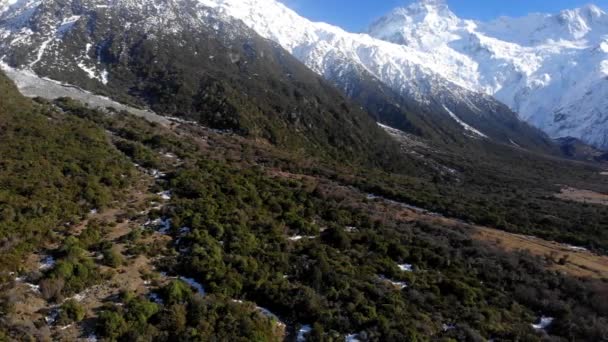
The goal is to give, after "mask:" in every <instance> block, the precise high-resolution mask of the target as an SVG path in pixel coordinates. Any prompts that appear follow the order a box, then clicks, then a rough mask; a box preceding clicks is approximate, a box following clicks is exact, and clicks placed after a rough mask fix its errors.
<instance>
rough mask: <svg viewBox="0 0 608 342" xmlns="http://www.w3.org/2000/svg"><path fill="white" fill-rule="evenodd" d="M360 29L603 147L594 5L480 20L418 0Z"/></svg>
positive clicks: (605, 135) (603, 24)
mask: <svg viewBox="0 0 608 342" xmlns="http://www.w3.org/2000/svg"><path fill="white" fill-rule="evenodd" d="M368 33H369V34H370V35H372V36H373V37H376V38H378V39H382V40H385V41H388V42H392V43H395V44H400V45H404V46H408V47H410V48H413V49H415V50H416V51H418V52H421V53H425V54H427V58H426V59H425V64H427V65H434V66H435V68H439V69H438V70H443V71H442V74H443V75H444V76H445V77H446V78H447V79H449V80H450V81H452V82H454V83H456V84H458V85H461V86H463V87H465V88H467V89H470V90H473V91H480V92H484V93H486V94H489V95H492V96H494V97H496V98H497V99H498V100H500V101H502V102H504V103H506V104H507V105H508V106H509V107H510V108H511V109H513V110H514V111H516V112H517V113H519V114H520V115H521V116H522V118H524V119H525V120H527V121H528V122H530V123H532V124H534V125H536V126H537V127H539V128H541V129H543V130H545V131H546V132H547V133H548V134H550V135H551V136H552V137H554V138H558V137H566V136H572V137H577V138H581V139H582V140H584V141H586V142H588V143H591V144H593V145H595V146H598V147H603V148H608V96H607V95H608V81H607V76H608V15H607V14H606V12H604V11H603V10H602V9H600V8H599V7H597V6H595V5H587V6H584V7H582V8H578V9H573V10H564V11H562V12H560V13H558V14H555V15H550V14H530V15H528V16H526V17H522V18H508V17H501V18H498V19H496V20H493V21H490V22H480V21H473V20H464V19H460V18H458V17H457V16H456V15H455V14H454V13H453V12H451V11H450V10H449V8H448V7H447V5H446V3H445V2H444V1H440V0H438V1H437V0H425V1H420V2H417V3H413V4H412V5H410V6H408V7H403V8H397V9H395V10H393V11H392V12H391V13H389V14H388V15H386V16H384V17H382V18H380V19H379V20H377V21H376V22H375V23H374V24H372V25H371V27H370V28H369V30H368Z"/></svg>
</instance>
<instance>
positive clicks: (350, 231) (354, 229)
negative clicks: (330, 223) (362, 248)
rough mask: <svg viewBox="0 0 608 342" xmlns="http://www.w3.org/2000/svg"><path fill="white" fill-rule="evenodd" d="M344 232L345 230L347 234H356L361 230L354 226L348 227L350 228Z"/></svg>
mask: <svg viewBox="0 0 608 342" xmlns="http://www.w3.org/2000/svg"><path fill="white" fill-rule="evenodd" d="M344 230H345V231H346V232H347V233H355V232H358V231H359V228H357V227H352V226H348V227H346V228H344Z"/></svg>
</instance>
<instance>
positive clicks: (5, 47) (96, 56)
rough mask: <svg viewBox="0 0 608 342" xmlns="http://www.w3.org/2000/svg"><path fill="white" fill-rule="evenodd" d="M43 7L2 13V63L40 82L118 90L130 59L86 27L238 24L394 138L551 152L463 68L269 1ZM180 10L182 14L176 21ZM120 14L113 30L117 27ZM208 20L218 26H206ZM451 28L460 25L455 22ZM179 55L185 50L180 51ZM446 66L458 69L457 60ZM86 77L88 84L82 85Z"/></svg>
mask: <svg viewBox="0 0 608 342" xmlns="http://www.w3.org/2000/svg"><path fill="white" fill-rule="evenodd" d="M10 1H11V3H12V2H14V1H15V0H10ZM45 6H46V7H49V6H57V4H56V1H50V0H49V1H40V0H17V1H16V2H15V3H13V4H12V6H10V7H6V6H4V7H5V8H6V9H5V10H4V13H2V14H0V58H1V60H3V61H4V62H5V63H8V64H9V65H11V66H12V67H17V68H25V69H31V70H33V71H34V72H36V73H38V74H40V75H42V76H46V77H50V78H53V79H58V80H61V81H64V82H68V83H75V84H78V85H79V86H81V87H85V88H87V89H90V90H93V91H98V90H100V89H101V90H102V92H104V91H105V92H108V91H109V90H108V89H110V90H113V89H114V88H115V86H114V85H113V83H119V82H123V83H124V81H125V80H124V78H125V75H124V73H120V72H118V69H117V68H116V66H113V65H112V63H116V62H117V61H122V60H124V59H125V58H126V57H125V54H126V53H127V50H125V49H124V48H123V49H122V52H121V53H122V54H118V55H117V52H116V51H118V50H119V49H120V48H121V46H118V45H117V44H118V43H117V41H118V39H117V37H116V35H115V34H114V35H112V34H111V32H107V30H108V28H107V27H106V28H104V27H102V29H103V30H105V31H104V32H103V34H99V32H88V33H86V34H85V33H84V32H86V30H87V25H91V23H92V22H95V23H96V24H97V25H99V22H101V23H103V22H106V21H107V22H113V23H114V24H116V25H120V26H124V28H126V29H127V30H129V29H131V30H133V29H134V27H135V26H138V27H139V26H142V28H143V29H144V31H143V33H144V34H146V35H147V37H148V39H150V37H157V36H159V35H161V34H162V33H161V32H164V33H170V34H177V35H179V34H180V30H184V29H191V28H195V27H201V28H206V29H214V27H213V25H220V24H221V23H222V22H230V21H233V20H235V19H238V20H241V21H242V22H243V23H244V24H245V25H246V26H247V27H248V28H250V29H253V30H254V31H255V32H256V33H257V34H259V35H260V36H262V37H264V38H267V39H270V40H271V41H274V42H276V43H278V44H279V45H280V46H281V47H282V48H284V49H285V50H287V51H288V52H289V53H291V54H292V55H293V56H295V57H296V58H297V59H299V60H300V61H301V62H303V63H304V64H305V65H306V66H308V67H309V68H310V69H312V70H313V71H314V72H316V73H317V74H319V75H321V76H323V77H324V78H325V79H327V80H329V81H331V82H332V83H333V84H334V85H336V86H338V87H339V88H341V89H342V90H343V91H344V92H345V93H346V94H347V95H349V96H350V97H351V98H352V99H354V100H355V101H358V102H359V103H360V104H361V105H362V106H364V107H365V109H366V110H367V111H368V112H370V113H371V114H372V115H373V116H375V117H376V119H377V120H378V121H380V122H381V123H384V124H388V125H391V126H394V127H397V128H401V129H408V128H411V127H413V129H412V130H411V131H413V132H423V133H426V136H429V135H435V136H440V137H442V138H444V139H445V137H455V136H456V135H458V134H459V135H460V136H464V137H468V138H472V139H481V140H484V139H491V140H496V141H500V142H503V143H507V144H512V145H515V146H522V147H538V146H542V148H545V147H547V146H548V145H549V142H548V140H547V139H546V138H545V137H544V136H543V135H542V134H540V132H538V131H536V130H534V129H532V128H531V127H529V126H527V125H526V124H524V123H522V122H521V121H520V120H519V118H518V116H517V115H516V114H515V113H514V112H512V111H511V110H510V109H509V108H508V107H507V106H505V105H504V104H503V103H501V102H499V101H497V100H496V99H494V98H493V97H492V96H490V94H489V93H488V92H481V90H482V89H481V88H479V87H475V86H471V84H472V82H469V83H466V82H462V80H461V79H460V78H458V73H459V72H460V71H465V69H466V68H465V67H463V68H461V70H453V69H451V68H450V67H449V65H448V66H446V65H444V64H446V63H444V61H443V60H442V59H438V58H436V57H434V56H432V55H433V54H431V53H429V52H428V51H424V50H423V49H421V48H420V47H413V46H410V45H406V44H401V43H402V42H403V41H397V40H395V41H396V42H397V43H395V42H393V41H388V40H393V39H388V38H390V37H381V38H383V39H380V38H377V37H372V36H371V35H368V34H354V33H349V32H346V31H344V30H342V29H340V28H338V27H335V26H331V25H328V24H324V23H314V22H311V21H309V20H307V19H305V18H303V17H301V16H299V15H298V14H297V13H296V12H294V11H292V10H290V9H289V8H287V7H286V6H284V5H283V4H281V3H280V2H278V1H276V0H154V1H144V0H112V1H107V0H106V1H103V0H88V1H68V2H67V5H65V4H64V5H63V6H64V7H66V6H67V7H69V8H70V10H69V11H65V10H64V11H62V12H58V11H54V10H46V11H41V10H40V9H41V8H45ZM416 7H419V8H418V9H416ZM116 8H118V9H119V10H116ZM209 9H212V11H209ZM410 9H411V10H412V11H414V10H420V11H423V10H429V11H430V10H436V11H437V13H438V14H441V16H442V17H447V16H449V13H450V12H449V9H447V7H446V6H444V5H443V4H442V3H441V2H440V1H437V0H434V1H429V0H426V1H424V2H423V3H419V4H416V5H412V6H411V7H410ZM180 11H187V12H188V15H180ZM118 14H120V18H121V21H120V22H116V18H115V17H116V16H117V15H118ZM210 16H211V17H213V18H214V19H216V20H215V21H210V20H206V19H205V18H208V17H210ZM391 17H394V18H397V16H395V15H392V16H391ZM452 19H453V20H454V21H458V19H457V18H455V16H454V18H452ZM384 22H386V23H387V25H385V27H393V26H395V27H398V26H399V25H398V24H395V25H393V24H391V23H395V21H394V20H392V19H390V18H385V19H384ZM218 23H220V24H218ZM114 24H113V25H114ZM391 25H393V26H391ZM220 26H221V25H220ZM380 26H381V25H376V27H377V28H378V29H380ZM233 27H234V26H233ZM89 31H90V29H89ZM387 31H388V29H384V30H382V32H387ZM397 31H398V30H397ZM74 32H78V33H74ZM229 34H231V35H234V34H238V33H235V32H232V33H230V32H229ZM83 35H84V36H83ZM248 35H249V36H251V34H249V33H248ZM78 36H80V37H78ZM250 38H251V37H250ZM434 39H435V38H434ZM435 40H437V39H435ZM447 40H448V39H447V38H446V39H439V41H447ZM178 42H179V40H178ZM129 43H134V42H129ZM436 44H439V42H437V43H436ZM178 49H188V46H187V45H184V44H181V45H180V46H179V47H178ZM177 52H178V51H174V53H177ZM110 57H112V58H110ZM196 58H198V57H196ZM201 58H208V56H204V57H201ZM452 59H453V60H455V62H454V63H455V64H458V63H459V62H458V58H457V57H453V58H452ZM113 71H114V72H113ZM83 76H84V77H85V78H87V79H88V80H89V81H88V82H83V80H82V79H83ZM463 77H469V78H470V77H472V76H463ZM428 132H432V133H428ZM454 132H460V133H458V134H457V133H454ZM423 135H425V134H423Z"/></svg>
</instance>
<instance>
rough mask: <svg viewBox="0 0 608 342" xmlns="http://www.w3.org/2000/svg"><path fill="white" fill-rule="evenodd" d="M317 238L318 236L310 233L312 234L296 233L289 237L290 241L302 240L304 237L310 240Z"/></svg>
mask: <svg viewBox="0 0 608 342" xmlns="http://www.w3.org/2000/svg"><path fill="white" fill-rule="evenodd" d="M316 238H317V237H316V236H313V235H310V236H303V235H294V236H290V237H288V238H287V239H288V240H289V241H300V240H302V239H309V240H312V239H316Z"/></svg>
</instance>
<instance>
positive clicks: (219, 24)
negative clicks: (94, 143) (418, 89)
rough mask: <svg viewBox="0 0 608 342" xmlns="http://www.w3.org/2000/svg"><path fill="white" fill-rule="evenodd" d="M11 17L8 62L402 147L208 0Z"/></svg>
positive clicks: (174, 110) (134, 100)
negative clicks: (223, 15) (204, 2)
mask: <svg viewBox="0 0 608 342" xmlns="http://www.w3.org/2000/svg"><path fill="white" fill-rule="evenodd" d="M0 27H2V30H1V31H0V32H2V33H0V36H2V37H3V39H2V42H3V43H2V45H1V46H0V53H1V54H2V55H3V60H4V62H5V63H7V64H8V65H10V66H12V67H16V68H21V69H31V70H33V71H34V72H36V73H37V74H39V75H41V76H45V77H49V78H51V79H54V80H59V81H62V82H65V83H69V84H72V85H76V86H79V87H82V88H85V89H89V90H92V91H94V92H97V93H100V94H104V95H108V96H110V97H112V98H114V99H117V100H120V101H122V102H126V103H130V104H134V105H140V106H149V107H150V109H152V110H153V111H155V112H158V113H161V114H165V115H171V116H179V117H182V118H186V119H189V120H196V121H198V122H201V123H203V124H205V125H209V126H211V127H214V128H220V129H230V130H234V131H237V132H240V133H243V134H246V135H249V136H252V137H255V138H261V139H264V140H267V141H270V142H272V143H275V144H278V145H282V146H288V147H291V148H293V149H294V150H295V149H304V150H307V151H308V152H311V151H312V152H314V153H316V154H321V155H325V156H331V157H334V158H340V159H350V160H359V161H362V162H368V163H375V164H380V163H383V162H385V161H387V160H391V159H394V158H393V157H391V153H393V152H395V151H397V147H396V144H394V143H393V142H392V140H391V139H390V137H389V136H388V135H386V134H385V133H384V132H383V131H382V130H380V129H379V128H378V127H377V126H376V125H375V123H374V121H373V120H372V119H371V118H370V117H369V116H368V115H367V113H366V112H364V111H363V110H361V109H360V108H358V106H354V105H352V104H351V103H350V102H349V100H347V99H346V98H345V97H344V96H343V95H342V94H341V93H340V92H339V91H337V90H336V89H335V88H334V87H333V86H331V85H330V84H329V83H327V82H326V81H324V80H323V79H322V78H320V77H319V76H317V75H315V74H314V73H313V72H311V71H310V70H308V69H307V68H306V67H305V66H304V65H303V64H301V63H300V62H299V61H297V60H296V59H295V58H293V57H292V56H291V55H290V54H289V53H287V52H286V51H284V50H283V49H281V48H280V47H279V46H277V45H276V44H274V43H272V42H270V41H267V40H265V39H263V38H261V37H259V36H258V35H257V34H256V33H255V32H253V31H251V30H250V29H249V28H247V27H246V26H244V25H243V24H242V23H240V22H237V21H234V20H230V19H228V18H220V16H219V15H218V14H217V13H215V12H214V11H213V10H212V9H210V8H207V7H205V6H204V5H201V4H200V3H198V2H196V1H187V0H177V1H174V0H162V1H155V2H150V1H143V0H142V1H139V0H125V1H115V2H112V3H111V4H110V5H107V2H105V1H95V0H88V1H61V0H56V1H44V2H39V1H21V2H19V3H17V4H16V5H15V6H13V7H11V8H10V9H9V10H8V11H7V12H5V13H4V14H3V15H2V19H0Z"/></svg>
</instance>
